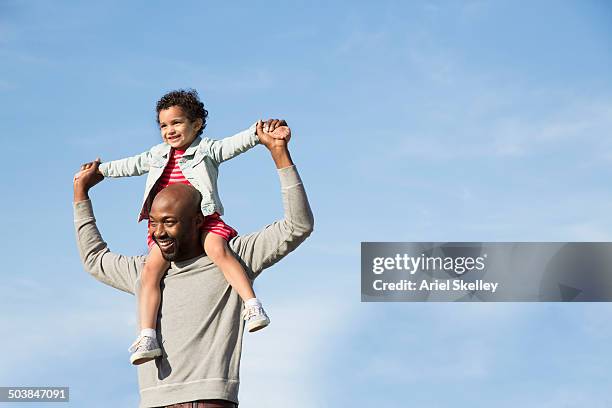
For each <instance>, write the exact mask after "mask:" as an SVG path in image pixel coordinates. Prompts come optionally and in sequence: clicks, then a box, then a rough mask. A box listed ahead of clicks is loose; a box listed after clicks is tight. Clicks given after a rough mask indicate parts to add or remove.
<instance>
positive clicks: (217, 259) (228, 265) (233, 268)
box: [202, 232, 255, 302]
mask: <svg viewBox="0 0 612 408" xmlns="http://www.w3.org/2000/svg"><path fill="white" fill-rule="evenodd" d="M202 241H203V242H204V250H205V251H206V255H208V257H209V258H210V259H211V260H212V261H213V262H214V263H215V265H217V266H218V267H219V269H221V272H223V276H225V280H226V281H227V282H228V283H229V284H230V285H231V286H232V288H234V290H235V291H236V292H238V295H239V296H240V298H241V299H242V301H243V302H246V301H247V300H249V299H253V298H254V297H255V293H254V292H253V287H252V286H251V282H250V281H249V278H247V275H246V272H245V271H244V269H243V268H242V265H240V262H238V260H237V259H236V258H235V257H234V255H233V254H232V253H231V252H230V250H229V248H228V247H227V241H226V240H225V239H224V238H223V237H222V236H220V235H217V234H213V233H208V232H204V233H203V234H202Z"/></svg>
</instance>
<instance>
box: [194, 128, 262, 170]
mask: <svg viewBox="0 0 612 408" xmlns="http://www.w3.org/2000/svg"><path fill="white" fill-rule="evenodd" d="M204 142H207V143H206V146H207V147H208V152H209V154H210V156H211V157H212V158H213V159H214V160H215V161H216V162H217V163H222V162H224V161H226V160H229V159H232V158H234V157H236V156H237V155H239V154H240V153H244V152H246V151H247V150H249V149H251V148H253V147H255V146H256V145H257V144H259V137H258V136H257V132H256V124H253V125H252V126H251V127H250V128H248V129H247V130H244V131H242V132H240V133H238V134H235V135H234V136H230V137H226V138H224V139H221V140H212V139H204Z"/></svg>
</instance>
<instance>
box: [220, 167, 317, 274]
mask: <svg viewBox="0 0 612 408" xmlns="http://www.w3.org/2000/svg"><path fill="white" fill-rule="evenodd" d="M278 174H279V177H280V183H281V190H282V198H283V207H284V217H283V219H282V220H279V221H276V222H274V223H272V224H270V225H268V226H266V227H265V228H264V229H262V230H261V231H258V232H255V233H253V234H249V235H244V236H238V237H236V238H234V239H233V240H232V241H231V244H230V245H231V247H232V249H233V250H234V251H235V253H236V254H237V255H238V257H239V258H240V259H241V260H242V261H243V262H244V263H245V265H246V266H247V273H248V275H249V277H250V278H251V279H254V278H255V277H257V275H259V273H261V271H262V270H263V269H266V268H268V267H270V266H272V265H274V264H275V263H276V262H278V261H279V260H281V259H282V258H284V257H285V256H286V255H288V254H289V253H290V252H291V251H293V250H294V249H295V248H297V247H298V246H299V245H300V244H301V243H302V242H304V240H305V239H306V238H308V236H309V235H310V234H311V233H312V231H313V228H314V217H313V215H312V211H311V209H310V205H309V203H308V197H306V191H305V190H304V186H303V185H302V180H301V179H300V175H299V174H298V171H297V169H296V167H295V166H291V167H285V168H283V169H279V170H278Z"/></svg>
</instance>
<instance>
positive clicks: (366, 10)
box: [0, 0, 612, 408]
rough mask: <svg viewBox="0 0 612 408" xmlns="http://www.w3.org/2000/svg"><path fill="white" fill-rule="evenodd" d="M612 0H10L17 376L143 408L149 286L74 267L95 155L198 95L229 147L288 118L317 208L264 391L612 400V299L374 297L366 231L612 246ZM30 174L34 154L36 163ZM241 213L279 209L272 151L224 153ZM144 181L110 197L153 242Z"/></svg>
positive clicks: (262, 361) (251, 365) (248, 217)
mask: <svg viewBox="0 0 612 408" xmlns="http://www.w3.org/2000/svg"><path fill="white" fill-rule="evenodd" d="M611 23H612V6H610V4H609V3H608V2H605V1H596V0H592V1H581V2H576V1H573V2H572V1H538V2H525V3H519V2H514V1H491V2H485V1H465V2H459V1H422V2H399V1H396V2H393V1H381V2H333V4H330V3H329V2H312V1H311V2H305V1H303V2H280V1H276V2H272V1H270V2H266V3H265V4H255V3H242V4H232V5H227V6H225V5H224V6H220V5H212V4H207V3H204V2H195V1H193V2H173V3H172V4H171V5H170V3H168V2H151V1H147V2H144V1H141V2H130V3H125V2H118V1H106V2H97V3H91V2H88V3H83V2H51V1H30V2H27V3H26V2H19V1H10V0H8V1H3V2H1V3H0V57H1V59H2V64H0V98H1V101H2V105H1V106H2V109H1V110H0V121H1V123H2V124H3V129H2V130H3V132H2V135H3V136H2V141H3V142H4V144H5V145H6V147H7V150H6V151H5V155H4V159H3V160H2V162H1V164H0V166H1V167H0V168H1V170H2V173H3V177H2V178H1V179H0V183H1V187H2V191H3V192H4V194H3V197H4V198H3V200H0V210H1V211H2V213H3V214H5V219H4V225H5V227H7V228H5V233H4V234H3V235H2V237H1V238H0V248H2V254H3V255H4V256H3V258H4V270H5V273H4V283H3V285H1V286H0V310H2V312H1V313H0V325H1V327H2V328H3V331H2V336H0V350H2V352H3V361H2V364H1V367H0V385H5V386H8V385H24V386H25V385H56V386H70V387H71V397H72V402H71V403H70V404H69V405H70V406H75V407H81V406H88V407H103V406H134V405H135V404H136V402H137V400H138V394H137V381H136V372H135V370H134V368H133V367H131V366H130V365H129V363H128V353H127V351H126V348H127V347H128V346H129V344H130V343H131V341H132V340H133V335H134V333H135V330H136V315H135V310H136V306H135V304H134V300H133V298H132V297H131V296H129V295H126V294H123V293H120V292H117V291H115V290H113V289H111V288H109V287H106V286H104V285H102V284H100V283H98V282H97V281H94V280H93V279H92V278H91V277H89V276H88V275H87V274H86V273H85V272H84V271H83V269H82V267H81V265H80V262H79V260H78V257H77V252H76V247H75V243H74V235H73V234H74V233H73V229H72V212H71V211H72V207H71V194H72V193H71V187H72V185H71V181H72V175H73V173H74V172H75V170H76V169H77V167H78V165H79V164H80V163H82V162H84V161H89V160H91V159H93V158H95V157H96V156H100V157H101V158H102V159H103V160H110V159H115V158H120V157H125V156H127V155H132V154H135V153H139V152H142V151H144V150H146V149H147V148H148V147H149V146H151V145H153V144H156V143H158V142H159V140H160V137H159V134H158V131H157V130H156V126H155V114H154V105H155V102H156V101H157V99H158V98H159V97H160V96H161V95H162V94H163V93H165V92H167V91H168V90H171V89H175V88H185V87H192V88H196V89H197V90H198V91H199V92H200V94H201V96H202V99H203V100H204V102H205V104H206V106H207V109H208V110H209V113H210V116H209V123H208V126H207V134H208V136H210V137H215V138H220V137H224V136H227V135H230V134H233V133H235V132H237V131H239V130H242V129H244V128H246V127H248V126H249V125H250V124H251V123H253V122H254V121H256V120H257V119H259V118H267V117H282V118H285V119H287V121H288V122H289V124H290V125H291V126H292V129H293V135H294V137H293V139H292V141H291V151H292V155H293V158H294V161H295V162H296V164H297V165H298V166H299V169H300V171H301V174H302V177H303V180H304V182H305V185H306V188H307V191H308V193H309V197H310V200H311V203H312V207H313V210H314V212H315V218H316V227H315V228H316V230H315V233H314V234H313V235H312V237H311V238H310V239H309V240H308V241H307V242H306V243H305V244H304V245H303V246H302V247H300V248H299V249H298V250H297V251H296V252H295V253H294V254H292V255H290V256H289V257H288V258H287V259H286V260H285V261H283V262H282V263H279V264H278V265H276V266H275V267H273V268H272V269H270V270H268V271H266V272H265V273H264V274H263V275H262V277H261V278H260V279H259V280H258V282H257V283H256V291H257V293H258V295H259V297H261V298H262V299H263V300H264V302H265V303H266V305H267V309H268V311H269V313H270V316H271V318H272V324H271V326H270V327H269V328H268V329H266V330H265V331H263V332H260V333H258V334H257V335H253V336H247V337H246V338H245V344H244V345H245V349H244V353H243V359H242V373H241V377H242V384H241V393H240V399H241V401H242V405H244V406H262V407H263V406H266V407H267V406H281V405H283V406H292V407H296V408H301V407H327V406H334V405H341V406H357V407H359V406H370V405H372V404H375V405H377V406H383V405H385V404H388V405H394V406H408V405H409V404H411V405H413V406H425V405H427V406H429V407H451V406H452V407H480V406H495V407H511V406H512V407H514V406H522V407H538V408H542V407H550V408H557V407H584V406H589V407H608V406H610V405H612V397H610V396H609V393H606V392H605V390H608V389H610V386H611V385H612V381H611V380H610V376H609V367H610V366H611V365H612V356H611V354H610V353H609V344H610V340H612V313H611V312H612V308H611V307H610V305H609V304H543V303H541V304H513V303H508V304H362V303H360V292H359V282H360V278H359V273H360V272H359V270H360V265H359V248H360V245H359V244H360V242H361V241H596V240H602V241H610V240H612V239H611V238H612V233H611V231H612V216H611V215H610V208H612V194H611V192H610V191H611V189H610V188H609V186H610V183H609V180H610V178H611V176H612V174H611V171H610V168H611V167H612V141H611V139H610V130H611V129H612V79H611V78H610V72H611V71H612V40H611V39H612V32H611V31H612V24H611ZM24 164H25V165H24ZM219 183H220V189H221V195H222V200H223V202H224V206H225V208H226V217H225V218H226V220H227V221H228V222H229V223H230V224H231V225H233V226H235V227H236V228H237V229H238V230H239V231H242V232H250V231H254V230H256V229H259V228H261V227H262V226H263V225H265V224H267V223H269V222H271V221H273V220H275V219H277V218H278V217H280V215H281V203H280V196H279V191H278V181H277V179H276V176H275V172H274V166H273V164H272V162H271V160H270V159H269V157H268V155H267V153H266V152H265V150H264V149H263V148H257V149H254V150H253V151H251V152H248V153H247V154H244V155H242V156H240V157H239V158H236V159H235V160H232V161H230V162H228V163H227V164H225V165H224V166H223V167H222V169H221V176H220V182H219ZM143 187H144V179H143V178H133V179H122V180H110V181H105V182H104V183H102V184H101V185H100V186H98V187H96V190H95V192H94V193H93V194H92V197H93V200H94V205H95V210H96V215H97V218H98V220H99V225H100V227H101V229H102V233H103V236H104V237H105V239H106V240H107V241H108V242H109V243H110V246H111V248H112V249H113V250H114V251H117V252H122V253H126V254H139V253H142V252H143V251H144V250H145V238H144V237H145V230H144V226H143V225H139V224H137V223H136V216H137V214H138V209H139V208H138V207H139V205H140V199H141V194H142V190H143Z"/></svg>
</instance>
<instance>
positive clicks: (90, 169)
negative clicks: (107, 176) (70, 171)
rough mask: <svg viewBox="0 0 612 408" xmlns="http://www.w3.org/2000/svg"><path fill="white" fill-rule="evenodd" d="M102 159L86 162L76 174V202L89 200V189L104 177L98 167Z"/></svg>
mask: <svg viewBox="0 0 612 408" xmlns="http://www.w3.org/2000/svg"><path fill="white" fill-rule="evenodd" d="M99 166H100V159H99V158H98V159H96V160H95V161H93V162H89V163H85V164H83V165H82V166H81V171H79V172H78V173H77V174H75V175H74V202H77V201H84V200H89V195H88V193H89V189H91V188H92V187H93V186H95V185H96V184H98V183H99V182H101V181H102V179H104V176H103V175H102V173H100V170H98V167H99Z"/></svg>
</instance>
